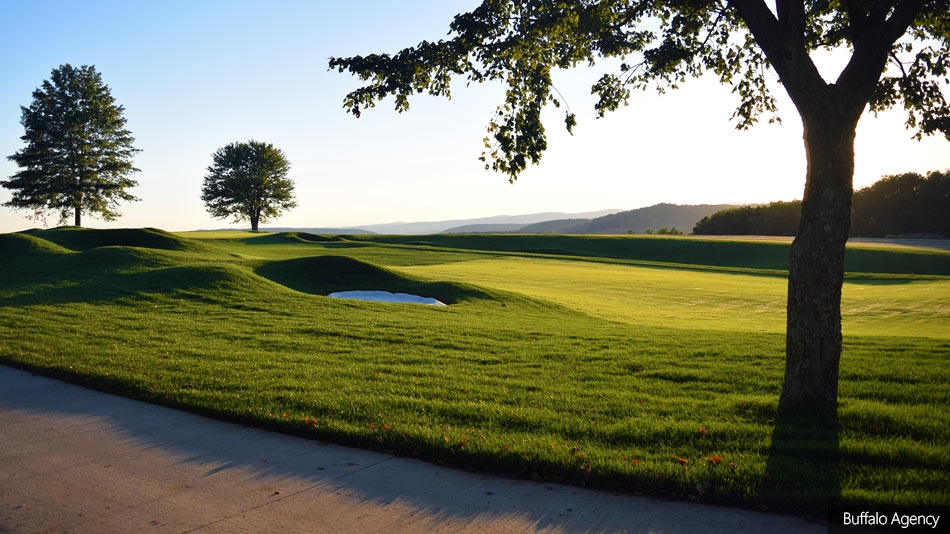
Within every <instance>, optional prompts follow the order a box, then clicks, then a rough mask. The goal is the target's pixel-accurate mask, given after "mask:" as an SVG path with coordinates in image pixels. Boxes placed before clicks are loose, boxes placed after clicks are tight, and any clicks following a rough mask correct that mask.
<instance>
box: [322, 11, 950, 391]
mask: <svg viewBox="0 0 950 534" xmlns="http://www.w3.org/2000/svg"><path fill="white" fill-rule="evenodd" d="M948 9H950V2H948V0H900V1H886V0H868V1H858V0H845V1H843V2H826V1H817V0H810V1H807V2H806V1H804V0H803V1H798V2H796V1H793V0H777V1H776V3H775V9H774V10H772V9H770V8H769V7H768V6H767V5H766V3H765V1H764V0H678V1H674V2H659V1H655V0H579V1H573V2H562V1H553V0H485V1H484V2H483V3H482V4H481V5H480V6H478V7H476V8H475V9H474V10H473V11H471V12H469V13H464V14H460V15H457V16H456V17H455V19H454V21H453V22H452V24H451V26H450V28H451V31H450V34H449V35H450V36H451V37H450V38H449V39H447V40H440V41H438V42H434V43H433V42H422V43H420V44H418V45H417V46H414V47H410V48H406V49H404V50H402V51H400V52H398V53H396V54H395V55H389V54H371V55H367V56H354V57H349V58H331V59H330V62H329V66H330V68H331V69H338V70H339V71H340V72H344V71H349V72H350V73H352V74H355V75H356V76H358V77H359V78H360V79H361V80H363V81H364V82H368V83H367V84H366V85H364V86H363V87H360V88H358V89H356V90H354V91H352V92H351V93H349V94H348V95H347V96H346V98H345V100H344V107H345V108H346V109H348V110H349V111H350V112H352V113H353V114H354V115H356V116H357V117H359V115H360V113H361V111H362V110H365V109H366V108H369V107H373V106H374V105H375V103H376V102H377V101H379V100H381V99H383V98H386V97H388V96H394V97H395V105H396V109H397V110H398V111H400V112H402V111H405V110H408V109H409V100H408V98H409V96H410V95H412V94H416V93H419V92H428V93H429V94H432V95H437V96H438V95H441V96H446V97H448V96H450V95H451V90H450V82H451V80H452V77H453V76H462V77H464V78H467V80H468V81H469V82H484V81H491V80H498V81H501V82H503V83H505V84H507V92H506V97H505V102H504V104H503V105H501V106H500V107H499V108H498V110H497V114H496V115H495V117H494V118H493V120H491V121H490V123H489V126H488V129H489V132H490V134H489V135H490V136H491V138H486V140H485V144H486V151H485V153H483V155H482V157H483V158H484V160H486V167H490V168H493V169H494V170H496V171H500V172H503V173H507V174H508V175H509V177H510V179H511V180H512V181H513V180H515V179H516V178H517V176H518V173H520V172H521V171H522V170H524V169H525V167H526V165H527V163H528V162H529V161H530V162H532V163H537V162H538V160H539V159H540V157H541V154H542V152H543V151H544V150H545V148H546V147H547V142H546V138H545V134H544V127H543V126H542V123H541V109H542V108H543V107H544V106H545V105H546V104H547V103H551V104H553V105H555V106H559V105H560V104H561V102H560V99H561V98H560V93H558V92H557V91H556V90H555V89H554V88H553V87H552V81H551V72H552V70H553V69H557V68H569V67H573V66H576V65H577V64H579V63H582V62H584V63H588V64H594V63H595V62H597V61H599V60H601V59H603V58H615V62H616V63H619V66H618V67H616V68H611V69H612V70H613V72H608V73H606V74H604V75H603V76H602V77H601V78H600V80H599V81H598V82H597V83H596V84H594V86H593V88H592V89H593V92H594V93H595V94H597V95H598V96H599V100H598V102H597V104H596V105H595V110H596V112H597V114H598V115H603V114H604V113H605V112H607V111H612V110H615V109H617V108H618V107H619V106H620V105H621V104H624V105H626V104H627V103H628V102H629V99H630V94H631V89H646V88H649V87H652V86H654V85H655V86H656V87H657V88H658V89H659V90H660V91H661V92H662V91H663V90H665V89H667V88H675V87H676V86H677V85H678V84H680V83H683V82H685V81H686V78H687V77H688V76H693V77H697V76H700V75H702V74H703V73H707V72H708V73H711V74H712V75H715V76H718V77H719V79H720V81H721V82H722V83H723V84H727V85H731V86H732V88H733V92H734V93H735V94H736V95H737V96H738V100H739V103H738V106H737V108H736V111H735V113H734V115H733V117H734V118H735V119H737V121H738V125H737V126H738V127H739V128H740V129H745V128H748V127H749V126H751V125H752V124H754V123H755V122H756V121H757V120H758V118H759V117H760V116H762V115H763V114H767V115H769V117H770V120H776V119H777V117H776V115H775V112H776V111H777V110H776V101H775V98H774V96H773V95H772V94H771V93H770V91H769V84H770V77H769V76H770V75H769V74H768V69H769V68H771V69H774V72H775V73H776V74H777V75H778V79H779V81H780V84H781V87H782V88H783V89H784V90H785V91H786V92H787V93H788V94H789V96H790V97H791V100H792V102H793V103H794V105H795V107H796V109H797V111H798V113H799V115H800V116H801V119H802V123H803V125H804V141H805V151H806V157H807V171H806V183H805V192H804V200H803V203H802V217H801V223H800V226H799V228H798V232H797V235H796V238H795V240H794V242H793V244H792V247H791V253H790V269H789V280H788V305H787V317H788V319H787V324H786V365H785V378H784V383H783V387H782V393H781V396H780V400H779V403H780V405H781V406H783V407H784V408H800V407H802V406H806V405H807V406H819V407H836V406H837V395H838V363H839V359H840V355H841V287H842V283H843V278H844V249H845V243H846V241H847V238H848V226H849V221H850V214H851V195H852V175H853V171H854V135H855V129H856V127H857V123H858V119H859V118H860V117H861V115H862V114H863V112H864V110H865V109H866V108H868V107H869V108H870V110H871V111H874V112H876V111H879V110H883V109H886V108H890V107H893V106H895V105H897V104H899V103H900V104H902V105H903V106H904V107H905V109H907V110H908V112H909V113H908V120H907V125H908V127H910V128H916V130H917V133H916V135H917V136H918V137H920V136H922V135H929V134H933V133H935V132H938V131H939V132H942V133H944V134H945V135H946V136H947V137H948V139H950V107H948V105H947V102H946V100H945V98H944V95H943V92H942V90H941V87H940V80H942V79H944V78H945V77H946V76H947V71H948V67H950V47H948V42H950V18H948V17H947V12H948ZM824 49H837V50H840V51H842V53H847V54H850V59H849V61H848V63H847V66H845V67H844V69H843V70H842V71H841V73H840V74H839V75H838V77H837V79H836V80H834V81H833V82H832V83H829V82H827V81H825V80H824V79H823V78H822V76H821V74H820V73H819V71H818V69H817V67H816V66H815V63H814V61H813V58H812V55H811V54H812V53H813V52H815V51H817V50H824ZM889 61H891V62H892V63H891V64H892V65H893V68H892V69H890V70H887V69H886V67H887V65H888V62H889ZM564 120H565V126H566V127H567V129H568V131H572V130H573V128H574V127H575V125H576V119H575V116H574V114H573V113H571V112H570V111H567V113H566V114H565V119H564ZM489 162H490V163H489Z"/></svg>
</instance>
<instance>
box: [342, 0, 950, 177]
mask: <svg viewBox="0 0 950 534" xmlns="http://www.w3.org/2000/svg"><path fill="white" fill-rule="evenodd" d="M948 9H950V2H948V1H946V0H942V1H934V0H931V1H923V0H905V1H900V2H888V1H882V0H876V1H870V2H859V1H851V2H844V3H843V4H839V3H834V2H820V1H807V2H795V1H788V0H779V1H778V2H776V8H775V10H770V9H769V8H768V7H767V6H766V4H765V3H764V2H763V1H762V0H746V1H742V0H731V1H722V0H688V1H677V2H658V1H635V0H585V1H576V2H554V1H544V0H504V1H502V0H488V1H485V2H483V3H482V4H481V5H480V6H478V7H477V8H475V9H474V10H472V11H471V12H468V13H463V14H460V15H457V16H456V17H455V20H454V21H453V22H452V24H451V25H450V33H449V35H450V36H451V38H450V39H447V40H440V41H438V42H429V41H423V42H422V43H420V44H418V45H416V46H414V47H409V48H406V49H403V50H401V51H399V52H398V53H396V54H385V53H383V54H370V55H366V56H354V57H349V58H331V59H330V62H329V65H330V68H331V69H338V70H339V71H340V72H344V71H349V72H351V73H353V74H355V75H356V76H358V77H359V78H360V79H361V80H363V81H365V82H368V83H367V84H366V85H364V86H363V87H360V88H358V89H356V90H354V91H352V92H351V93H349V94H348V95H347V96H346V99H345V101H344V106H345V108H347V109H348V110H350V111H351V112H352V113H354V114H355V115H356V116H359V115H360V114H361V113H362V111H363V110H365V109H367V108H372V107H375V105H376V103H377V102H378V101H380V100H382V99H385V98H386V97H389V96H392V97H394V100H395V108H396V110H397V111H399V112H403V111H408V110H409V97H410V96H412V95H414V94H417V93H423V92H425V93H428V94H431V95H436V96H445V97H450V96H451V81H452V79H453V77H456V76H457V77H462V78H464V79H466V80H467V81H468V82H479V83H480V82H486V81H500V82H503V83H505V84H507V86H508V90H507V92H506V95H505V101H504V102H503V103H502V104H501V105H500V106H499V108H498V109H497V113H496V115H495V116H494V118H493V119H492V120H491V121H490V124H489V126H488V130H489V133H490V136H489V137H486V152H485V154H483V157H485V158H486V160H487V161H488V162H490V163H488V162H487V163H486V164H487V165H488V166H490V167H491V168H492V169H494V170H496V171H501V172H504V173H507V174H508V175H509V176H510V178H511V179H512V180H514V179H516V178H517V176H518V174H519V173H520V172H521V171H523V170H524V169H525V167H526V165H527V164H528V163H529V162H531V163H537V162H538V161H539V160H540V158H541V155H542V153H543V152H544V150H545V149H546V148H547V142H546V138H545V133H544V132H545V130H544V126H543V125H542V123H541V109H542V108H543V107H544V106H545V105H546V104H548V103H550V104H552V105H554V106H558V107H559V106H560V105H561V104H562V100H563V97H562V96H560V94H559V93H558V92H557V90H556V88H555V87H554V85H553V82H552V78H551V73H552V71H554V70H556V69H566V68H570V67H575V66H577V65H579V64H589V65H594V64H596V63H597V62H598V61H602V60H604V59H610V58H617V59H619V60H621V63H620V65H619V68H617V69H611V70H610V71H608V72H605V73H604V75H603V76H602V77H601V78H600V80H598V82H597V83H596V84H594V86H593V87H592V92H593V93H595V94H596V95H597V96H598V97H599V100H598V102H597V103H596V105H595V112H596V113H597V114H598V115H601V116H602V115H603V114H604V113H606V112H608V111H613V110H616V109H617V108H618V107H620V106H621V105H626V104H628V103H629V102H630V96H631V89H647V88H650V87H656V88H657V89H659V90H660V91H661V92H662V91H665V90H666V89H667V88H676V87H677V86H678V85H679V84H681V83H684V82H686V79H687V78H688V77H698V76H701V75H703V74H705V73H709V74H712V75H714V76H717V77H718V78H719V80H720V81H721V82H722V83H723V84H725V85H728V86H731V87H732V89H733V93H735V94H736V97H737V99H738V102H737V107H736V110H735V114H734V115H733V118H734V119H736V121H737V127H739V128H741V129H745V128H748V127H750V126H752V125H753V124H754V123H756V122H757V121H758V119H759V117H761V116H762V115H766V116H767V117H768V119H769V120H776V119H777V118H778V115H777V112H778V109H777V106H776V100H775V97H774V95H773V94H772V90H771V88H770V85H771V84H770V83H769V82H770V80H771V78H770V75H769V71H770V70H772V69H774V71H776V72H777V73H778V76H779V78H781V80H782V82H781V83H782V86H783V87H784V88H785V90H786V91H788V93H789V95H790V96H792V99H793V101H795V103H796V105H797V106H799V108H801V106H802V105H804V106H806V107H807V104H808V102H809V101H810V100H814V99H816V98H818V99H821V97H822V96H824V97H826V98H827V97H832V96H834V94H835V93H837V94H838V95H839V96H840V97H842V98H846V99H851V98H854V99H856V100H857V101H859V102H861V105H860V106H858V111H852V113H860V112H861V111H863V109H864V107H865V105H867V104H870V109H871V110H872V111H880V110H884V109H887V108H891V107H894V106H897V105H901V104H902V105H904V107H905V108H906V110H907V112H908V118H907V125H908V127H911V128H914V129H915V131H916V135H918V136H920V135H926V134H932V133H935V132H938V131H939V132H942V133H944V134H945V135H947V136H950V107H948V105H947V101H946V99H945V97H944V94H943V91H942V90H941V88H940V83H941V82H942V81H944V80H945V78H946V76H947V69H948V65H950V49H948V39H950V23H948V22H947V18H948V17H947V16H946V13H947V12H948ZM756 45H757V46H756ZM834 49H847V50H851V51H852V57H851V61H850V62H849V64H848V66H847V67H846V68H845V69H844V70H843V71H842V72H841V74H840V75H839V77H838V79H837V80H835V82H834V83H830V84H829V83H826V82H825V81H824V80H823V79H822V77H821V75H820V74H819V72H818V69H817V67H816V66H815V64H814V62H813V61H812V59H811V57H810V54H811V53H813V52H815V51H817V50H834ZM889 59H890V60H891V61H892V68H891V69H889V71H888V73H887V75H886V76H881V73H882V72H883V71H884V69H885V64H886V62H887V61H888V60H889ZM611 65H613V63H611ZM822 92H827V93H828V94H825V95H821V94H820V93H822ZM564 121H565V126H566V127H567V129H568V130H571V131H572V130H573V127H574V126H575V125H576V115H575V113H573V112H572V111H570V110H568V111H566V113H565V119H564ZM948 138H950V137H948Z"/></svg>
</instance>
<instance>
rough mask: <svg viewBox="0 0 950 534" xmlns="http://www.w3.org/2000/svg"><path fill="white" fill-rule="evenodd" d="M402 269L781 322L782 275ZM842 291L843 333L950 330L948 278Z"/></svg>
mask: <svg viewBox="0 0 950 534" xmlns="http://www.w3.org/2000/svg"><path fill="white" fill-rule="evenodd" d="M399 270H401V271H402V272H406V273H408V274H412V275H416V276H420V277H427V278H433V279H441V280H456V281H465V282H469V283H473V284H479V285H484V286H488V287H493V288H497V289H504V290H507V291H513V292H517V293H521V294H524V295H526V296H530V297H534V298H538V299H543V300H547V301H550V302H553V303H556V304H560V305H563V306H566V307H569V308H571V309H574V310H577V311H579V312H582V313H585V314H589V315H591V316H594V317H598V318H601V319H607V320H611V321H620V322H624V323H628V324H631V325H634V326H644V327H646V326H667V327H680V328H684V327H685V328H690V329H698V330H730V331H754V332H784V331H785V297H786V285H787V283H786V279H785V277H784V276H774V275H772V276H770V275H753V274H742V273H723V272H714V271H701V270H696V269H684V268H675V267H673V266H666V267H641V266H637V265H624V264H621V263H602V262H591V261H567V260H558V259H550V258H545V259H536V258H523V257H520V258H499V259H490V260H473V261H466V262H453V263H446V264H440V265H426V266H419V267H403V268H400V269H399ZM842 293H843V295H842V317H843V330H844V333H845V335H855V336H865V335H885V334H886V335H898V336H925V337H939V338H950V284H948V283H947V281H945V280H916V281H913V282H910V281H908V280H907V279H898V280H887V279H874V278H870V279H867V280H849V281H848V282H847V283H845V286H844V289H843V291H842Z"/></svg>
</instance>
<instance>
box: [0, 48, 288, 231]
mask: <svg viewBox="0 0 950 534" xmlns="http://www.w3.org/2000/svg"><path fill="white" fill-rule="evenodd" d="M20 110H21V119H20V123H21V124H22V125H23V129H24V131H25V133H24V134H23V136H22V137H20V139H21V140H23V141H24V142H25V144H26V146H25V147H24V148H22V149H20V150H18V151H17V152H16V153H15V154H13V155H11V156H9V157H8V159H10V160H11V161H13V162H14V163H16V164H17V166H18V167H20V171H19V172H17V173H16V174H14V175H13V176H11V177H10V178H9V179H8V180H4V181H2V182H0V185H2V186H3V187H4V188H5V189H9V190H11V191H12V192H13V195H12V198H11V199H10V200H9V201H8V202H5V203H4V204H3V205H4V206H6V207H10V208H14V209H25V210H30V211H32V212H33V213H32V217H33V218H36V219H42V220H44V221H45V219H46V215H47V213H49V212H54V213H58V215H59V222H60V224H64V223H65V222H66V221H67V220H69V218H70V216H72V217H73V221H74V223H75V225H76V226H81V225H82V216H83V214H84V213H91V214H94V215H98V216H101V217H102V218H103V219H105V220H107V221H109V220H113V219H115V218H116V217H118V216H119V213H118V211H117V209H116V208H117V206H118V203H119V202H120V201H126V202H132V201H137V200H140V199H139V198H137V197H135V196H134V195H132V194H131V193H130V192H129V189H131V188H133V187H135V186H137V185H138V182H136V181H135V180H133V179H132V178H131V175H132V174H133V173H135V172H138V171H139V169H137V168H135V167H134V166H133V165H132V157H133V156H134V155H135V154H136V153H137V152H140V150H139V149H137V148H135V147H134V146H133V142H134V141H135V138H134V137H132V134H131V132H129V130H127V129H126V128H125V122H126V120H125V117H123V112H124V111H125V109H124V108H123V107H122V106H120V105H118V104H116V103H115V99H114V98H113V97H112V94H111V92H110V90H109V86H107V85H106V84H105V83H103V81H102V75H101V74H100V73H99V72H97V71H96V69H95V67H93V66H88V65H83V66H82V67H79V68H74V67H73V66H72V65H69V64H65V65H61V66H60V67H59V68H56V69H53V72H52V76H50V79H49V80H44V81H43V84H42V85H41V86H40V87H39V88H37V89H36V90H35V91H33V102H32V103H31V104H30V107H24V106H21V107H20ZM212 160H213V163H212V165H210V166H208V168H207V171H208V174H207V175H205V177H204V184H203V187H202V190H201V200H203V201H204V202H205V206H206V207H207V209H208V212H209V213H210V214H211V215H212V216H214V217H217V218H227V217H231V216H233V217H234V220H235V222H240V221H245V220H246V221H250V223H251V230H254V231H257V228H258V224H259V223H261V222H265V221H266V220H268V219H270V218H274V217H278V216H280V214H281V212H282V211H283V210H288V209H291V208H293V207H294V206H296V202H294V199H293V190H294V184H293V181H291V180H290V179H289V178H288V177H287V174H288V173H289V171H290V162H289V161H287V157H286V156H285V155H284V153H283V152H282V151H281V150H280V149H278V148H277V147H275V146H274V145H272V144H269V143H262V142H259V141H253V140H252V141H249V142H246V143H231V144H229V145H227V146H225V147H223V148H221V149H219V150H217V151H216V152H215V153H214V154H212Z"/></svg>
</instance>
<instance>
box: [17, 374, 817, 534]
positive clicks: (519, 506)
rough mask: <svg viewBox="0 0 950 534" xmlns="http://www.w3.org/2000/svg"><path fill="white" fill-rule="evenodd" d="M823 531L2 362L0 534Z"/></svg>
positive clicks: (782, 519) (765, 516) (793, 520)
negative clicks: (509, 470)
mask: <svg viewBox="0 0 950 534" xmlns="http://www.w3.org/2000/svg"><path fill="white" fill-rule="evenodd" d="M20 532H70V533H82V532H89V533H96V534H101V533H104V532H109V533H113V532H114V533H122V532H129V533H140V532H155V533H186V532H189V533H190V532H196V533H197V532H200V533H211V532H279V533H295V532H317V533H321V532H327V533H347V532H354V533H357V532H358V533H371V532H386V533H389V534H391V533H396V532H427V533H429V532H453V533H454V532H478V533H486V532H632V533H648V532H653V533H677V532H684V533H686V532H688V533H691V532H706V533H713V534H714V533H730V534H731V533H737V532H768V533H769V534H782V533H803V532H804V533H808V532H814V533H816V534H817V533H819V532H821V533H823V532H826V528H824V527H822V526H820V525H816V524H813V523H808V522H806V521H805V520H802V519H797V518H791V517H784V516H776V515H770V514H764V513H759V512H749V511H741V510H734V509H729V508H719V507H713V506H706V505H696V504H689V503H681V502H664V501H658V500H654V499H650V498H647V497H634V496H628V495H615V494H609V493H601V492H595V491H590V490H585V489H581V488H575V487H567V486H560V485H556V484H546V483H534V482H530V481H523V480H510V479H505V478H495V477H490V476H485V475H479V474H473V473H467V472H462V471H456V470H452V469H445V468H440V467H437V466H434V465H431V464H428V463H425V462H421V461H416V460H410V459H405V458H396V457H393V456H388V455H385V454H379V453H373V452H367V451H363V450H356V449H349V448H344V447H338V446H333V445H325V444H322V443H320V442H317V441H313V440H306V439H301V438H296V437H290V436H285V435H281V434H276V433H272V432H266V431H263V430H259V429H254V428H246V427H242V426H240V425H233V424H228V423H223V422H220V421H216V420H211V419H206V418H203V417H198V416H195V415H192V414H188V413H185V412H180V411H176V410H171V409H168V408H164V407H160V406H154V405H150V404H145V403H141V402H138V401H133V400H129V399H125V398H121V397H116V396H112V395H106V394H103V393H98V392H94V391H91V390H88V389H84V388H81V387H77V386H73V385H69V384H66V383H63V382H59V381H56V380H50V379H47V378H42V377H37V376H33V375H31V374H30V373H26V372H23V371H19V370H15V369H11V368H9V367H3V366H0V533H20Z"/></svg>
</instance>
